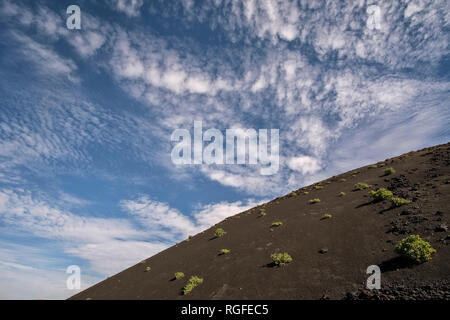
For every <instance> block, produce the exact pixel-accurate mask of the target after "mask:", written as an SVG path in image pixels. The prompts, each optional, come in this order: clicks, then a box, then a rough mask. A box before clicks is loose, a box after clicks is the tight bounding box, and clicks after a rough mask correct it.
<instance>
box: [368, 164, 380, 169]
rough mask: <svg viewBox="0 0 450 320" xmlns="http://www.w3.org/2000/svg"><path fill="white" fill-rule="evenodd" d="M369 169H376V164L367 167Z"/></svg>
mask: <svg viewBox="0 0 450 320" xmlns="http://www.w3.org/2000/svg"><path fill="white" fill-rule="evenodd" d="M368 168H369V169H375V168H378V166H377V165H376V164H371V165H370V166H368Z"/></svg>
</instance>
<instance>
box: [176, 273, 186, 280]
mask: <svg viewBox="0 0 450 320" xmlns="http://www.w3.org/2000/svg"><path fill="white" fill-rule="evenodd" d="M174 277H175V279H177V280H178V279H181V278H184V273H183V272H175V275H174Z"/></svg>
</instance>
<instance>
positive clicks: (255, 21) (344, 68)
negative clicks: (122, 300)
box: [0, 0, 450, 299]
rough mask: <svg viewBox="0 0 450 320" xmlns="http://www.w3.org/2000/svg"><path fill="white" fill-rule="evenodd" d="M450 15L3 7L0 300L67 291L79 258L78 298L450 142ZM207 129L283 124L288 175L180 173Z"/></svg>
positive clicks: (384, 4) (391, 9) (219, 6)
mask: <svg viewBox="0 0 450 320" xmlns="http://www.w3.org/2000/svg"><path fill="white" fill-rule="evenodd" d="M73 4H76V5H78V6H79V8H80V17H81V28H80V29H69V28H67V24H66V20H67V18H68V17H69V14H67V13H66V9H67V7H68V6H69V5H73ZM374 6H375V7H374ZM449 6H450V4H449V2H448V1H445V0H435V1H416V0H411V1H407V0H401V1H363V0H361V1H345V2H344V1H334V0H330V1H324V0H314V1H306V0H301V1H269V0H266V1H259V0H248V1H239V0H209V1H192V0H183V1H175V0H174V1H162V0H161V1H143V0H104V1H101V0H96V1H85V0H79V1H76V2H75V1H72V0H71V1H65V0H59V1H56V0H54V1H17V0H14V1H13V0H0V52H1V55H0V299H65V298H67V297H69V296H71V295H73V294H75V293H76V292H77V290H69V289H68V288H67V286H66V280H67V277H68V274H67V273H66V269H67V267H68V266H70V265H77V266H79V267H80V269H81V289H83V288H86V287H88V286H90V285H92V284H94V283H96V282H98V281H101V280H103V279H105V278H106V277H108V276H111V275H113V274H115V273H117V272H119V271H121V270H123V269H124V268H127V267H129V266H131V265H133V264H135V263H137V262H139V261H140V260H142V259H145V258H148V257H150V256H152V255H154V254H156V253H157V252H159V251H161V250H163V249H165V248H167V247H169V246H172V245H174V244H175V243H177V242H179V241H182V240H183V239H186V238H187V237H188V236H189V235H194V234H196V233H198V232H200V231H202V230H204V229H206V228H208V227H209V226H211V225H213V224H215V223H217V222H219V221H221V220H222V219H224V218H226V217H227V216H230V215H234V214H236V213H239V212H241V211H244V210H246V209H248V208H251V207H253V206H255V205H257V204H259V203H262V202H265V201H268V200H270V199H272V198H275V197H278V196H281V195H283V194H286V193H288V192H290V191H292V190H295V189H298V188H300V187H302V186H305V185H308V184H311V183H313V182H316V181H320V180H322V179H325V178H327V177H329V176H332V175H335V174H338V173H342V172H345V171H347V170H351V169H354V168H357V167H360V166H364V165H367V164H370V163H374V162H377V161H380V160H384V159H386V158H389V157H392V156H396V155H399V154H402V153H405V152H409V151H412V150H418V149H421V148H424V147H427V146H432V145H436V144H442V143H446V142H448V141H449V140H450V129H449V128H450V108H449V97H450V93H449V89H450V74H449V70H450V56H449V49H448V46H449V34H450V33H449V28H450V26H449V20H450V10H449V9H450V8H449ZM369 7H371V8H372V9H368V8H369ZM373 8H375V9H376V10H374V9H373ZM373 12H375V13H376V17H375V16H374V14H373ZM374 19H375V20H374ZM375 22H376V23H375ZM194 121H202V125H203V129H204V130H206V129H209V128H215V129H217V130H219V131H220V132H222V133H223V134H224V135H225V133H226V130H227V129H236V130H237V131H239V130H240V131H241V132H244V130H247V129H255V130H259V129H268V130H270V129H278V130H279V152H278V155H279V168H278V171H277V172H276V173H275V174H272V175H263V174H261V170H260V169H261V163H258V164H249V163H247V164H205V163H201V164H191V165H187V164H184V165H183V164H181V165H180V164H174V162H173V161H172V158H171V152H172V150H173V148H174V146H175V144H176V143H175V142H174V141H172V140H171V135H172V133H173V132H174V130H176V129H187V130H189V132H193V125H194ZM206 145H207V144H205V146H206ZM271 146H272V144H271Z"/></svg>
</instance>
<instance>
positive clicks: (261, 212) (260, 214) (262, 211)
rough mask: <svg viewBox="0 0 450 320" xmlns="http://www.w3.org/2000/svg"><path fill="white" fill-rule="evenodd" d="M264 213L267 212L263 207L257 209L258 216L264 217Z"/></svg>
mask: <svg viewBox="0 0 450 320" xmlns="http://www.w3.org/2000/svg"><path fill="white" fill-rule="evenodd" d="M266 214H267V213H266V210H264V209H261V210H260V211H259V216H260V217H264V216H265V215H266Z"/></svg>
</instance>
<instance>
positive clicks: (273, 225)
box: [272, 221, 283, 227]
mask: <svg viewBox="0 0 450 320" xmlns="http://www.w3.org/2000/svg"><path fill="white" fill-rule="evenodd" d="M282 225H283V222H281V221H277V222H272V227H279V226H282Z"/></svg>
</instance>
